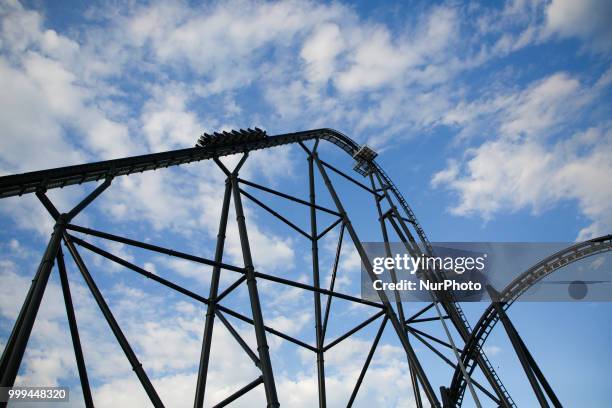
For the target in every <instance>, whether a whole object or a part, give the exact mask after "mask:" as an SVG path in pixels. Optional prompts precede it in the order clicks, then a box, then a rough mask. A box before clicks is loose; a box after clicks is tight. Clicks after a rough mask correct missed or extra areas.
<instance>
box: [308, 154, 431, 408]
mask: <svg viewBox="0 0 612 408" xmlns="http://www.w3.org/2000/svg"><path fill="white" fill-rule="evenodd" d="M311 155H312V157H313V159H314V161H315V163H316V164H317V168H318V169H319V173H320V174H321V176H322V177H323V181H324V182H325V185H326V186H327V189H328V191H329V193H330V195H331V197H332V200H333V201H334V204H335V205H336V208H337V209H338V212H339V213H340V214H341V216H342V218H343V220H344V225H345V226H346V230H347V232H348V233H349V236H350V237H351V240H352V241H353V244H354V245H355V248H356V249H357V252H358V253H359V257H360V258H361V262H363V264H364V265H365V267H366V270H367V271H368V274H369V275H370V278H371V279H372V280H375V279H376V275H374V273H373V272H372V264H371V263H370V260H369V259H368V256H367V254H366V252H365V250H364V249H363V246H362V245H361V241H360V240H359V237H358V236H357V233H356V232H355V229H354V228H353V226H352V224H351V221H350V219H349V218H348V215H347V213H346V211H345V210H344V206H343V205H342V202H341V201H340V198H339V197H338V194H337V193H336V190H335V189H334V186H333V185H332V183H331V180H330V179H329V176H328V175H327V173H326V171H325V169H324V168H323V165H322V164H321V161H320V160H319V158H318V156H317V153H311ZM377 293H378V295H379V296H380V300H381V302H382V303H383V304H384V305H385V307H386V309H385V310H386V312H387V316H388V318H389V321H390V322H391V324H392V325H393V328H394V329H395V332H396V334H397V336H398V338H399V340H400V342H401V344H402V346H403V348H404V351H405V352H406V354H407V355H408V358H409V360H411V361H412V364H413V366H414V368H415V370H416V372H417V377H418V379H419V381H420V383H421V384H422V385H423V390H424V391H425V394H426V395H427V399H428V400H429V403H430V404H431V405H432V406H434V407H440V402H439V400H438V397H437V396H436V393H435V392H434V390H433V388H432V387H431V383H430V382H429V379H428V378H427V375H426V374H425V371H424V370H423V367H422V366H421V363H420V362H419V360H418V358H417V356H416V354H415V352H414V350H413V348H412V346H411V345H410V342H409V341H408V337H407V335H406V332H405V330H404V326H403V324H402V323H401V322H400V321H399V319H398V318H397V315H396V314H395V311H394V310H393V308H392V307H391V302H390V301H389V298H388V297H387V295H386V294H385V293H384V292H380V291H378V292H377Z"/></svg>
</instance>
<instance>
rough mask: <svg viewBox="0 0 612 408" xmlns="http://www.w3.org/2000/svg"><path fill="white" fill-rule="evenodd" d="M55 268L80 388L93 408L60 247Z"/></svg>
mask: <svg viewBox="0 0 612 408" xmlns="http://www.w3.org/2000/svg"><path fill="white" fill-rule="evenodd" d="M57 269H58V271H59V276H60V281H61V283H62V294H63V296H64V304H65V305H66V316H67V317H68V326H69V327H70V337H71V338H72V346H73V348H74V357H75V358H76V363H77V369H78V371H79V380H80V382H81V389H82V390H83V399H84V402H85V406H86V407H87V408H93V406H94V403H93V398H92V396H91V389H90V388H89V378H88V376H87V369H86V367H85V359H84V358H83V349H82V348H81V339H80V337H79V328H78V326H77V322H76V316H75V314H74V306H73V304H72V296H71V295H70V284H69V283H68V274H67V273H66V265H65V263H64V254H63V253H62V249H61V247H60V248H59V251H58V253H57Z"/></svg>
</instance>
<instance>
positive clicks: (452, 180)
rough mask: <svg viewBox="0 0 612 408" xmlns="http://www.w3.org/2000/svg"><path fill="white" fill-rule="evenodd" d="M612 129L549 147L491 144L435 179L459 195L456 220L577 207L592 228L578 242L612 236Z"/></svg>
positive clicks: (504, 142)
mask: <svg viewBox="0 0 612 408" xmlns="http://www.w3.org/2000/svg"><path fill="white" fill-rule="evenodd" d="M610 154H612V132H611V131H610V129H595V128H592V129H589V130H588V131H586V132H584V133H579V134H576V135H574V136H573V137H572V138H570V139H569V140H567V141H561V142H557V143H554V144H553V145H552V146H550V145H544V144H543V143H542V142H539V141H512V140H497V141H491V142H485V143H483V144H482V145H481V146H479V147H478V148H476V149H473V150H471V151H470V152H469V153H468V156H467V158H466V162H465V164H464V165H462V166H459V165H458V164H457V163H456V162H454V163H451V164H450V166H449V167H448V168H447V169H446V170H443V171H442V172H440V173H437V174H436V175H435V176H434V177H433V180H432V182H433V184H434V186H437V185H444V186H446V187H448V188H449V189H451V190H452V191H455V192H457V193H458V194H459V203H458V204H457V205H456V206H455V207H453V208H452V211H453V212H454V213H455V214H459V215H469V214H480V215H481V216H482V217H484V218H489V217H491V216H492V215H493V214H497V213H500V212H503V211H516V210H519V209H521V208H531V209H532V210H533V211H534V212H539V211H542V210H545V209H548V208H550V207H552V206H554V205H556V204H557V203H559V202H562V201H568V200H569V201H575V202H576V203H577V204H578V207H579V209H580V211H581V212H582V213H583V214H584V215H585V216H586V217H587V218H588V219H589V220H590V221H591V222H592V224H591V225H589V226H588V227H585V228H583V229H582V230H581V231H580V232H579V233H578V237H577V239H586V238H591V237H594V236H599V235H603V234H605V233H608V232H609V231H610V229H611V228H612V218H611V217H610V214H612V212H611V210H612V207H611V206H610V203H611V202H612V201H611V199H612V189H611V188H610V183H608V179H607V174H610V172H611V171H612V166H611V165H610V161H609V160H608V158H609V157H610Z"/></svg>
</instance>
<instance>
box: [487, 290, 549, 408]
mask: <svg viewBox="0 0 612 408" xmlns="http://www.w3.org/2000/svg"><path fill="white" fill-rule="evenodd" d="M487 290H488V291H489V295H490V296H491V301H492V303H493V307H494V308H495V311H496V312H497V315H498V316H499V320H501V322H502V324H503V325H504V329H506V333H507V334H508V337H509V338H510V342H511V343H512V347H513V348H514V351H515V352H516V355H517V356H518V358H519V361H520V362H521V365H522V366H523V370H524V371H525V375H527V379H528V380H529V384H531V388H533V392H534V393H535V395H536V398H537V399H538V402H539V403H540V406H542V407H546V408H548V406H549V405H548V401H547V400H546V397H545V396H544V393H543V392H542V389H541V388H540V384H539V383H538V380H537V378H536V377H535V375H534V373H533V369H532V368H531V364H530V362H529V358H528V357H527V355H526V353H525V350H524V349H523V346H522V344H523V342H522V340H521V337H520V336H519V334H518V332H517V331H516V328H515V327H514V325H513V324H512V322H511V321H510V318H508V315H507V314H506V312H505V311H504V308H503V304H502V303H500V302H499V301H498V299H499V293H497V291H495V289H493V287H491V286H490V285H488V286H487Z"/></svg>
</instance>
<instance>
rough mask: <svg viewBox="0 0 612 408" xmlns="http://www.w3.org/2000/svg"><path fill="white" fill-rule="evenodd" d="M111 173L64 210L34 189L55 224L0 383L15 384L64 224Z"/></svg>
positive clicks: (0, 363)
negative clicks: (64, 212) (63, 212)
mask: <svg viewBox="0 0 612 408" xmlns="http://www.w3.org/2000/svg"><path fill="white" fill-rule="evenodd" d="M111 182H112V177H107V178H106V179H105V180H104V182H103V183H102V184H100V185H99V186H98V187H96V189H95V190H94V191H92V192H91V193H89V194H88V195H87V196H86V197H85V198H84V199H83V200H81V202H80V203H79V204H77V205H76V207H74V208H73V209H72V210H71V211H70V212H69V213H68V214H61V215H60V214H59V212H58V211H57V209H56V208H55V206H53V204H52V203H51V201H50V200H49V199H48V198H47V196H46V195H45V194H44V192H43V191H38V192H37V193H36V195H37V196H38V198H39V199H40V201H41V202H42V204H43V205H44V206H45V208H46V209H47V210H48V211H49V213H50V214H51V216H52V217H53V218H54V219H55V226H54V227H53V232H52V234H51V238H50V239H49V243H48V244H47V248H46V249H45V252H44V254H43V257H42V260H41V261H40V264H39V265H38V270H37V271H36V275H35V276H34V279H32V285H31V286H30V289H29V290H28V294H27V295H26V298H25V301H24V302H23V305H22V307H21V310H20V311H19V315H18V316H17V321H16V322H15V325H14V326H13V330H12V331H11V335H10V336H9V339H8V341H7V343H6V346H5V348H4V352H3V353H2V360H0V376H1V378H0V386H1V387H12V386H13V385H14V384H15V378H17V373H18V371H19V366H20V365H21V360H22V359H23V354H24V352H25V349H26V346H27V344H28V340H29V339H30V334H31V333H32V327H33V326H34V321H35V320H36V315H37V314H38V309H39V307H40V302H41V301H42V298H43V295H44V293H45V288H46V287H47V282H48V281H49V275H50V274H51V269H52V268H53V263H54V262H55V258H56V256H57V253H58V251H59V248H60V241H61V239H62V236H63V234H64V231H65V230H66V225H67V224H68V223H69V222H70V220H72V219H73V218H74V217H76V216H77V215H78V214H79V213H80V212H81V211H82V210H83V209H84V208H85V207H87V206H88V205H89V204H90V203H91V202H92V201H93V200H95V199H96V197H98V196H99V195H100V194H102V192H103V191H104V190H105V189H106V188H108V186H110V184H111ZM4 406H6V403H0V407H4Z"/></svg>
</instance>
